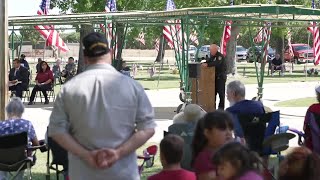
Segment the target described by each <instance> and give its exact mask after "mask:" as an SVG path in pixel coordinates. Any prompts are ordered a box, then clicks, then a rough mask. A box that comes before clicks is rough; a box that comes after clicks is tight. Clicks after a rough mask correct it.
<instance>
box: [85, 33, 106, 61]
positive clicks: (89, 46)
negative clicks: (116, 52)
mask: <svg viewBox="0 0 320 180" xmlns="http://www.w3.org/2000/svg"><path fill="white" fill-rule="evenodd" d="M82 43H83V53H84V55H85V56H88V57H99V56H102V55H104V54H107V53H109V51H110V49H109V48H108V41H107V39H106V37H105V36H104V35H103V34H101V33H97V32H92V33H89V34H87V35H86V36H85V37H84V38H83V40H82Z"/></svg>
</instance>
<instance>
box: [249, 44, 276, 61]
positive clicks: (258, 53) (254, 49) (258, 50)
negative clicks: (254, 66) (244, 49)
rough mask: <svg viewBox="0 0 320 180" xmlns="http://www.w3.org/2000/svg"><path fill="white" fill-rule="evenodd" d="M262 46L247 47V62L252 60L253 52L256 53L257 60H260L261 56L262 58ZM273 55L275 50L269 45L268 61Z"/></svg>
mask: <svg viewBox="0 0 320 180" xmlns="http://www.w3.org/2000/svg"><path fill="white" fill-rule="evenodd" d="M262 50H263V49H262V47H261V46H254V47H250V48H249V49H248V55H247V56H248V62H254V54H255V55H256V58H257V62H259V63H260V62H261V58H262ZM274 57H275V51H274V50H273V49H272V48H271V47H269V49H268V58H267V60H268V61H271V60H272V59H273V58H274Z"/></svg>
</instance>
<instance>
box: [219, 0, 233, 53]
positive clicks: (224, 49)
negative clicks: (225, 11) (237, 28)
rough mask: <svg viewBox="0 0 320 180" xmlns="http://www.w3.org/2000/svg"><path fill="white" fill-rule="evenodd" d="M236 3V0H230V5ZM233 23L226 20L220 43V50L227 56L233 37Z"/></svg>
mask: <svg viewBox="0 0 320 180" xmlns="http://www.w3.org/2000/svg"><path fill="white" fill-rule="evenodd" d="M233 5H234V1H233V0H230V6H233ZM231 24H232V21H226V22H225V25H224V28H223V32H222V38H221V43H220V52H221V53H222V54H223V55H224V56H226V54H227V43H228V41H229V40H230V37H231Z"/></svg>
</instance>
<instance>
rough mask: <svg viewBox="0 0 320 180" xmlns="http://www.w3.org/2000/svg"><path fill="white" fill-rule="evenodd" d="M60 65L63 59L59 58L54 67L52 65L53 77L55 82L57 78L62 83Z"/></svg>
mask: <svg viewBox="0 0 320 180" xmlns="http://www.w3.org/2000/svg"><path fill="white" fill-rule="evenodd" d="M60 65H61V60H60V59H57V61H56V64H55V65H53V67H52V73H53V77H54V83H55V81H56V79H59V83H60V84H62V79H61V68H60Z"/></svg>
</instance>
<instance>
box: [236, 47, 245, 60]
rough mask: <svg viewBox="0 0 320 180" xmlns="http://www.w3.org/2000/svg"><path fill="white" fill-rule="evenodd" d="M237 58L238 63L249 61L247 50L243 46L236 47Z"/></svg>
mask: <svg viewBox="0 0 320 180" xmlns="http://www.w3.org/2000/svg"><path fill="white" fill-rule="evenodd" d="M236 57H237V61H242V60H245V61H246V60H247V49H246V48H244V47H243V46H237V47H236Z"/></svg>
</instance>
